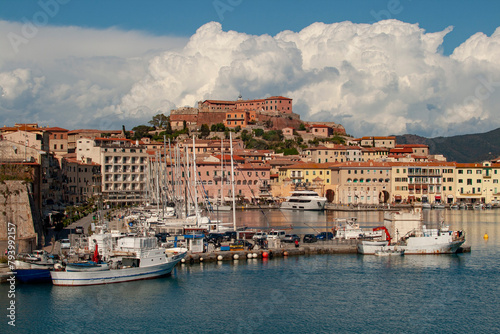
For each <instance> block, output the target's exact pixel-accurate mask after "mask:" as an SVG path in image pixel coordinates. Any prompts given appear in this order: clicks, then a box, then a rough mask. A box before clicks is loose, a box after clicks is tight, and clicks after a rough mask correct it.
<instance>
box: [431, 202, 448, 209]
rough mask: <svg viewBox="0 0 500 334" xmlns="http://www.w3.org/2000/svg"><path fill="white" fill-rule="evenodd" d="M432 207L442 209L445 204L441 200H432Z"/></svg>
mask: <svg viewBox="0 0 500 334" xmlns="http://www.w3.org/2000/svg"><path fill="white" fill-rule="evenodd" d="M432 208H433V209H444V208H445V206H444V204H443V203H441V202H434V203H432Z"/></svg>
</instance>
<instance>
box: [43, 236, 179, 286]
mask: <svg viewBox="0 0 500 334" xmlns="http://www.w3.org/2000/svg"><path fill="white" fill-rule="evenodd" d="M100 236H101V239H102V240H103V241H106V240H107V239H108V238H106V236H107V235H106V234H101V235H100ZM110 238H111V237H110ZM104 253H105V254H106V255H105V256H104V259H105V261H106V264H105V265H104V264H102V263H99V260H98V259H99V258H100V257H99V256H96V255H95V254H94V261H93V262H94V263H95V265H94V264H92V265H90V264H89V265H88V266H83V265H82V266H75V265H74V264H73V265H69V266H67V267H66V269H65V270H61V271H52V272H50V275H51V277H52V283H53V284H54V285H61V286H81V285H97V284H110V283H122V282H130V281H136V280H144V279H152V278H157V277H160V276H165V275H169V274H170V273H171V271H172V269H173V268H174V267H175V265H176V264H177V263H178V262H179V261H181V260H182V259H183V258H184V257H185V256H186V253H187V249H185V248H168V249H165V248H162V247H158V245H157V239H156V238H155V237H128V236H127V237H122V238H119V239H118V240H117V244H116V245H114V246H113V249H112V250H110V251H108V250H106V249H105V251H104Z"/></svg>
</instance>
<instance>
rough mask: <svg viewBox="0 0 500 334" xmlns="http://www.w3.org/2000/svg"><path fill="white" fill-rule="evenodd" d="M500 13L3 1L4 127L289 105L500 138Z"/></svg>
mask: <svg viewBox="0 0 500 334" xmlns="http://www.w3.org/2000/svg"><path fill="white" fill-rule="evenodd" d="M499 12H500V2H498V1H474V2H473V1H459V0H455V1H446V0H443V1H426V0H420V1H417V0H386V1H362V0H352V1H341V0H339V1H327V0H316V1H314V0H313V1H307V2H306V1H297V0H296V1H294V0H288V1H285V0H273V1H270V0H266V1H263V0H252V1H250V0H206V1H205V0H196V1H195V0H184V1H131V0H121V1H118V0H109V1H93V0H87V1H77V0H39V1H23V0H3V1H0V122H1V123H0V126H2V124H3V125H7V126H9V125H13V124H14V123H27V122H29V123H31V122H37V123H38V124H39V125H41V126H59V127H63V128H66V129H69V130H71V129H80V128H97V129H102V130H106V129H120V128H121V126H122V125H125V126H126V127H127V128H128V129H130V128H132V127H133V126H136V125H139V124H147V122H148V121H149V120H151V118H152V117H153V116H154V115H156V114H158V113H164V114H166V115H169V113H170V110H171V109H174V108H178V107H182V106H196V105H197V101H200V100H205V99H221V100H234V99H236V98H237V97H238V95H240V94H241V95H242V97H243V99H255V98H264V97H268V96H275V95H281V96H286V97H290V98H292V99H293V109H294V112H295V113H297V114H299V115H300V117H301V119H302V120H304V121H313V122H336V123H340V124H342V125H343V126H344V127H345V128H346V131H347V133H348V134H350V135H353V136H355V137H361V136H370V135H380V136H383V135H394V134H407V133H408V134H417V135H421V136H425V137H437V136H453V135H460V134H467V133H481V132H486V131H489V130H493V129H496V128H498V127H500V113H499V112H498V107H497V106H498V105H500V93H499V91H500V29H498V27H499V26H500V23H499V19H498V13H499Z"/></svg>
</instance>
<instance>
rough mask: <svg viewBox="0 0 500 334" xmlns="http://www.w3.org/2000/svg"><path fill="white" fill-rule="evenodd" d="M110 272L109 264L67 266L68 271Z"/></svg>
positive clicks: (88, 262) (75, 263) (76, 263)
mask: <svg viewBox="0 0 500 334" xmlns="http://www.w3.org/2000/svg"><path fill="white" fill-rule="evenodd" d="M101 270H109V265H108V264H107V263H102V262H101V263H98V262H94V261H87V262H73V263H68V264H67V265H66V271H101Z"/></svg>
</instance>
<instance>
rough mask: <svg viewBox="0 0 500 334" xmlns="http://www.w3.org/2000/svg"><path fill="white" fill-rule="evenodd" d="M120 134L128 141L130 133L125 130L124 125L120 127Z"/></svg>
mask: <svg viewBox="0 0 500 334" xmlns="http://www.w3.org/2000/svg"><path fill="white" fill-rule="evenodd" d="M122 132H123V135H124V136H125V138H127V139H130V132H129V131H127V130H125V125H122Z"/></svg>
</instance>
